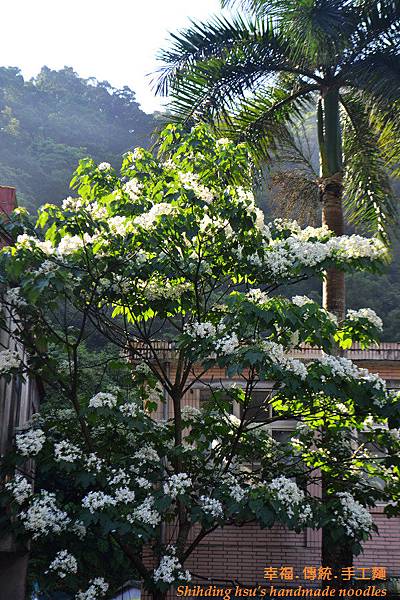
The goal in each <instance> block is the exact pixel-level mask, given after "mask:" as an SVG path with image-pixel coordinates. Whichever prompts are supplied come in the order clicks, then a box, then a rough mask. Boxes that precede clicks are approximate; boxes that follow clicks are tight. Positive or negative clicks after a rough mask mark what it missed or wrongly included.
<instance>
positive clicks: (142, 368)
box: [135, 362, 152, 377]
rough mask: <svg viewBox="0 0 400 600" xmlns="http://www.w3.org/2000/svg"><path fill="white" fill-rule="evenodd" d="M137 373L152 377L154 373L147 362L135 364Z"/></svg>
mask: <svg viewBox="0 0 400 600" xmlns="http://www.w3.org/2000/svg"><path fill="white" fill-rule="evenodd" d="M135 373H137V374H139V375H144V376H145V377H150V375H152V370H151V368H150V367H149V365H147V364H146V363H145V362H141V363H138V364H137V365H136V366H135Z"/></svg>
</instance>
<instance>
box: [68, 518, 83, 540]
mask: <svg viewBox="0 0 400 600" xmlns="http://www.w3.org/2000/svg"><path fill="white" fill-rule="evenodd" d="M69 531H72V533H75V534H76V535H77V536H78V538H79V539H80V540H83V538H84V537H85V535H86V527H85V525H84V524H83V521H75V523H72V525H71V526H70V527H69Z"/></svg>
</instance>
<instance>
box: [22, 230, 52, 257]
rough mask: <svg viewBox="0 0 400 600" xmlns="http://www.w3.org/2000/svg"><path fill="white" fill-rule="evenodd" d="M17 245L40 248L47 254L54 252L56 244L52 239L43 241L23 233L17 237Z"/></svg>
mask: <svg viewBox="0 0 400 600" xmlns="http://www.w3.org/2000/svg"><path fill="white" fill-rule="evenodd" d="M15 246H16V247H17V248H28V249H33V248H39V250H41V251H42V252H43V253H44V254H47V255H50V254H53V252H54V246H53V244H52V243H51V242H50V241H48V240H46V241H42V240H39V239H38V238H35V237H33V236H31V235H28V234H26V233H23V234H21V235H19V236H18V237H17V241H16V244H15Z"/></svg>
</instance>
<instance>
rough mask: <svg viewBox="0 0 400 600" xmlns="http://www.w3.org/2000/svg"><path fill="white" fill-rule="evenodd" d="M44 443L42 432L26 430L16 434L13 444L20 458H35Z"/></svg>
mask: <svg viewBox="0 0 400 600" xmlns="http://www.w3.org/2000/svg"><path fill="white" fill-rule="evenodd" d="M45 441H46V436H45V434H44V431H42V430H41V429H28V431H24V432H22V433H17V435H16V437H15V443H16V446H17V449H18V451H19V452H20V454H22V456H36V454H38V453H39V452H40V451H41V449H42V448H43V444H44V443H45Z"/></svg>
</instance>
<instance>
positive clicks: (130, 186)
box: [124, 177, 143, 202]
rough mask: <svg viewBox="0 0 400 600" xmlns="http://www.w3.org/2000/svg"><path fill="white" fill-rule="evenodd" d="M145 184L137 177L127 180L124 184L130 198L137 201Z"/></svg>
mask: <svg viewBox="0 0 400 600" xmlns="http://www.w3.org/2000/svg"><path fill="white" fill-rule="evenodd" d="M142 189H143V184H142V183H140V182H139V181H138V180H137V179H136V178H135V177H134V178H132V179H130V180H129V181H127V182H126V183H125V185H124V191H125V192H126V193H127V194H128V196H129V198H130V199H131V200H132V201H133V202H135V200H137V199H138V198H139V196H140V194H141V191H142Z"/></svg>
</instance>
